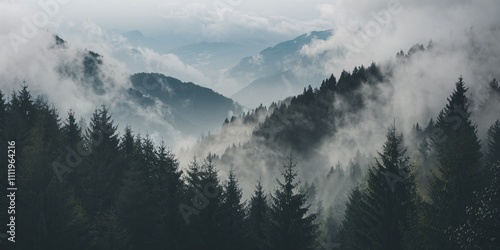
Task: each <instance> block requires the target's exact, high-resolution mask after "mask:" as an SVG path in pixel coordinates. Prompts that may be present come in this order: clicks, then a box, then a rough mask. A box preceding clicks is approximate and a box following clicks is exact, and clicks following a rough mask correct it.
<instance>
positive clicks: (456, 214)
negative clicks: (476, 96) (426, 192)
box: [428, 77, 484, 249]
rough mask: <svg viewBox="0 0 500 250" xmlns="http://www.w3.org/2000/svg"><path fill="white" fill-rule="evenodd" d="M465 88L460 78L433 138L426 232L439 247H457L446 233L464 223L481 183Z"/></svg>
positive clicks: (437, 123)
mask: <svg viewBox="0 0 500 250" xmlns="http://www.w3.org/2000/svg"><path fill="white" fill-rule="evenodd" d="M466 91H467V89H466V88H465V86H464V82H463V80H462V78H461V77H460V78H459V81H458V82H457V83H456V89H455V90H454V92H453V94H452V95H451V97H450V98H448V103H447V104H446V107H445V108H444V109H443V110H442V111H441V113H440V114H439V116H438V118H437V121H436V128H437V129H438V130H439V133H437V134H436V135H435V136H434V137H433V138H432V142H433V146H434V148H435V149H436V151H437V153H438V158H437V163H436V164H437V165H436V170H437V171H436V173H434V175H433V178H432V180H431V190H430V197H431V199H432V209H431V211H430V212H429V215H428V216H431V218H432V219H431V221H432V225H430V231H429V235H431V236H430V237H431V238H433V239H431V241H432V242H433V243H434V245H435V246H437V247H439V248H440V249H457V247H458V246H457V245H456V244H455V243H453V242H451V241H449V240H448V238H449V237H447V234H446V233H445V232H446V231H449V230H450V229H451V228H455V227H457V226H458V225H460V224H461V223H463V220H464V219H465V218H466V213H465V212H466V208H467V206H470V205H472V204H473V201H474V195H473V192H474V190H479V189H480V188H482V185H484V180H483V179H484V178H483V175H482V171H481V161H482V153H481V146H480V143H479V139H478V137H477V134H476V125H474V124H473V123H472V121H471V120H470V118H469V117H470V112H469V101H468V99H467V97H466Z"/></svg>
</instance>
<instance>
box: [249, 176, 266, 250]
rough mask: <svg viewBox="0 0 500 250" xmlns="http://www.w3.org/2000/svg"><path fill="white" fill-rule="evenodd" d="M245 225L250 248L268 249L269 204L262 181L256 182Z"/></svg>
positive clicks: (257, 249)
mask: <svg viewBox="0 0 500 250" xmlns="http://www.w3.org/2000/svg"><path fill="white" fill-rule="evenodd" d="M248 210H249V211H248V218H247V225H248V227H249V235H250V239H251V242H252V243H251V244H250V249H253V250H264V249H269V241H268V235H267V232H268V229H269V205H268V204H267V195H265V194H264V188H263V187H262V181H260V180H259V181H258V182H257V186H256V187H255V191H254V194H253V195H252V197H251V198H250V203H249V209H248Z"/></svg>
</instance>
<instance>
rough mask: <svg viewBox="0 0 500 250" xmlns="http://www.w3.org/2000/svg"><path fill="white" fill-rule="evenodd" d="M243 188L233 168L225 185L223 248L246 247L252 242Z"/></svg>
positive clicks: (221, 208) (223, 199)
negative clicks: (249, 235)
mask: <svg viewBox="0 0 500 250" xmlns="http://www.w3.org/2000/svg"><path fill="white" fill-rule="evenodd" d="M241 195H242V191H241V188H240V187H239V186H238V181H237V180H236V177H235V176H234V172H233V170H232V169H231V170H230V171H229V177H228V181H227V184H226V185H224V193H223V194H222V202H221V206H220V210H221V212H222V214H223V216H222V217H221V221H220V225H221V233H222V235H221V236H222V239H221V245H222V246H221V249H228V250H230V249H245V248H246V247H247V246H248V244H249V243H250V242H249V241H248V240H247V239H248V226H247V224H246V221H245V204H244V203H241Z"/></svg>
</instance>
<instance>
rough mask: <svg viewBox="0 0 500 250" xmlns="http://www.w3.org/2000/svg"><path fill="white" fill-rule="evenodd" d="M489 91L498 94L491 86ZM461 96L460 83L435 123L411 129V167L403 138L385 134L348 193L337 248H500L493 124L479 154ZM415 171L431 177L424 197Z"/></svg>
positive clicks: (498, 141)
mask: <svg viewBox="0 0 500 250" xmlns="http://www.w3.org/2000/svg"><path fill="white" fill-rule="evenodd" d="M495 82H496V81H495V80H494V81H493V83H495ZM491 91H492V92H491V93H493V94H494V95H497V97H498V95H499V94H500V91H499V89H498V86H497V85H495V84H492V89H491ZM466 92H467V88H466V87H465V84H464V82H463V80H462V78H459V81H458V82H457V83H456V89H455V90H454V92H453V93H452V95H451V96H450V98H448V103H447V104H446V107H445V108H444V109H443V110H442V111H441V112H440V113H439V116H438V117H437V119H436V121H435V122H434V121H433V120H431V121H430V122H429V124H428V125H427V126H426V127H425V128H421V127H420V126H419V125H418V124H417V125H416V126H415V129H414V133H415V137H416V138H418V140H417V141H418V144H419V145H418V154H417V156H416V157H415V160H414V161H413V162H411V161H409V157H408V154H406V147H405V143H404V140H403V136H402V135H397V133H396V129H395V127H391V128H390V129H389V132H388V134H387V142H386V143H385V145H384V147H383V151H382V152H381V153H379V157H378V158H377V160H376V161H375V164H374V165H373V166H371V167H370V171H369V173H368V176H367V180H366V183H365V184H364V185H360V187H358V188H356V189H355V190H354V191H353V192H352V193H351V195H350V198H349V201H348V204H347V210H346V213H345V217H344V221H343V223H342V227H341V232H340V241H341V243H342V244H341V246H342V248H343V249H498V248H500V244H499V243H500V242H499V240H500V239H499V235H500V223H499V221H498V218H500V217H499V216H500V213H499V212H500V203H499V201H500V199H499V198H500V196H499V195H500V190H499V189H500V186H499V185H498V177H499V176H500V166H499V165H500V162H499V159H500V150H499V145H500V137H499V136H498V134H499V133H500V127H499V121H498V120H497V121H496V122H495V123H494V124H493V125H492V126H491V128H490V129H489V132H488V138H486V142H487V143H486V149H485V151H484V152H483V151H482V150H481V142H480V139H479V138H478V135H477V131H476V125H475V124H474V123H473V122H472V121H471V119H470V116H471V111H470V106H469V105H470V104H469V102H470V101H469V100H468V98H467V95H466ZM483 154H485V155H486V157H483ZM417 169H424V172H425V175H426V176H428V178H429V183H430V184H429V186H428V187H427V188H426V189H425V190H423V191H422V192H417V188H416V182H415V178H416V174H417V173H418V171H416V170H417ZM424 197H426V198H427V199H425V201H424V199H423V198H424Z"/></svg>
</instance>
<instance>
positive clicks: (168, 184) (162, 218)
mask: <svg viewBox="0 0 500 250" xmlns="http://www.w3.org/2000/svg"><path fill="white" fill-rule="evenodd" d="M156 157H157V162H156V163H155V166H154V169H153V171H154V173H155V174H154V176H156V178H155V180H154V181H155V187H154V188H153V199H154V200H156V201H157V203H156V204H155V205H156V206H155V209H156V210H155V211H154V213H155V214H157V215H158V218H159V222H160V223H159V225H158V229H157V231H158V232H157V233H156V240H157V242H158V244H159V245H161V246H164V247H167V248H169V249H177V248H179V246H180V245H181V244H182V242H181V238H182V235H181V233H182V232H181V230H180V228H182V224H183V223H184V221H183V219H182V215H181V214H180V212H179V209H178V206H179V204H180V203H181V202H182V196H183V195H184V192H185V190H184V189H185V187H184V183H183V181H182V179H181V175H182V171H181V170H180V169H179V161H178V160H177V159H176V158H175V156H174V155H173V154H172V152H170V151H169V150H168V149H167V147H166V146H165V144H164V142H163V141H162V142H161V143H160V145H159V146H158V147H157V148H156Z"/></svg>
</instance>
